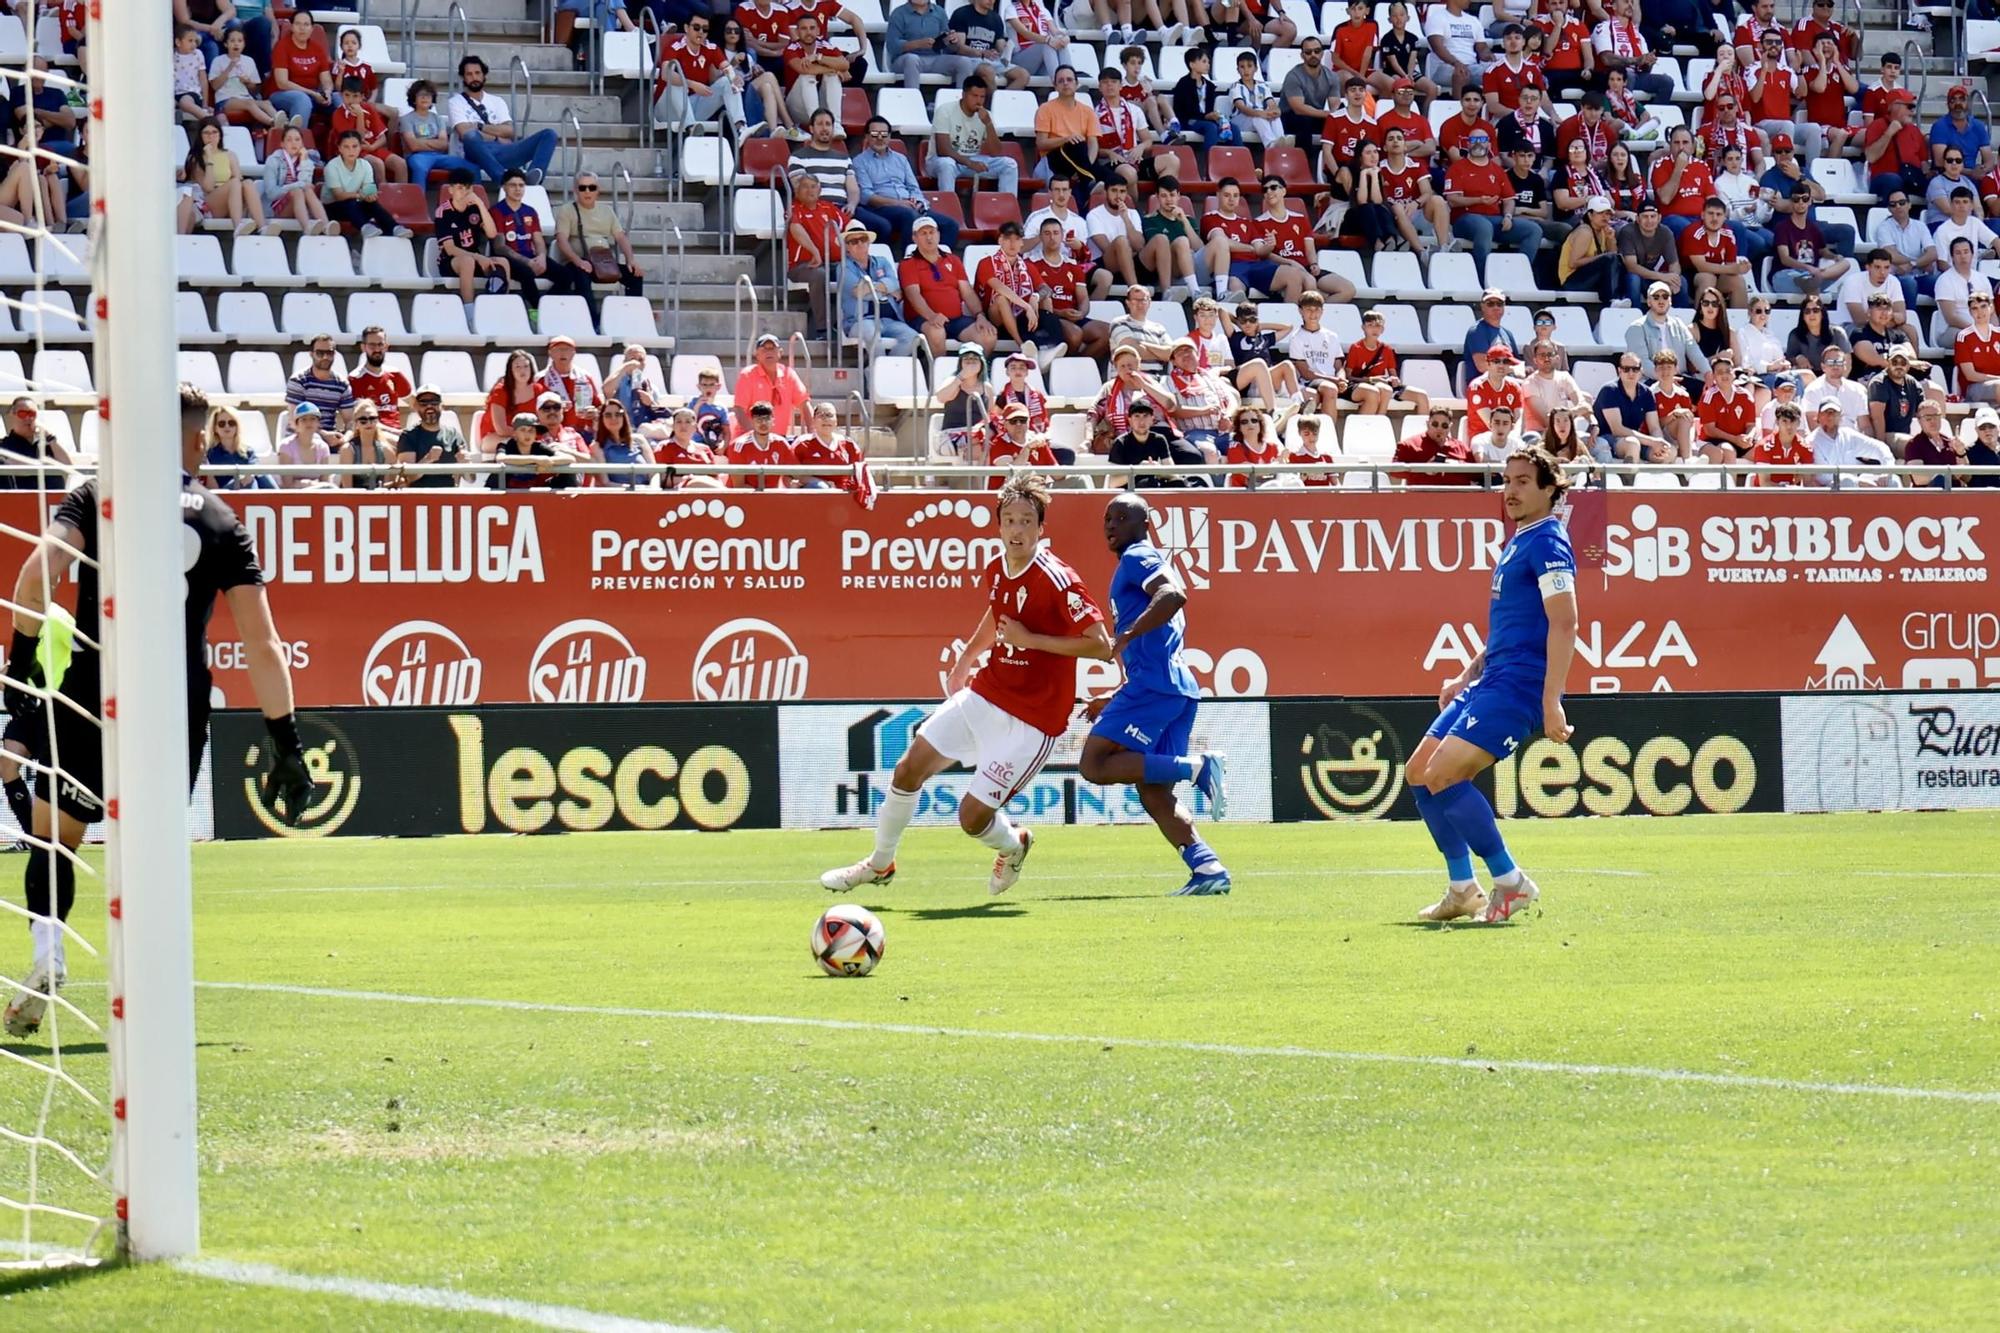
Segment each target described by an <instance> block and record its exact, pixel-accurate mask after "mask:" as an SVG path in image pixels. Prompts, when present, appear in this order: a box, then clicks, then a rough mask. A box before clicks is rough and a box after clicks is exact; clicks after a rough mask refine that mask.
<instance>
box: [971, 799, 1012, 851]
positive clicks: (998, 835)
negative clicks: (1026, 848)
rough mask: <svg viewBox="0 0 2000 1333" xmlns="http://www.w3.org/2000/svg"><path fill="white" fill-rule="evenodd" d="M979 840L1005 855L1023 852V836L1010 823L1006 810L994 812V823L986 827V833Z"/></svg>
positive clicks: (979, 836) (980, 835)
mask: <svg viewBox="0 0 2000 1333" xmlns="http://www.w3.org/2000/svg"><path fill="white" fill-rule="evenodd" d="M978 838H979V841H980V842H981V843H983V844H984V845H986V846H988V847H991V848H992V849H993V850H994V851H996V852H1000V853H1003V854H1011V853H1013V852H1018V851H1020V850H1021V835H1020V834H1018V833H1016V832H1015V831H1014V825H1013V824H1012V823H1011V822H1009V820H1008V818H1007V812H1006V811H1005V810H995V811H994V812H993V822H992V823H991V824H988V825H987V826H986V831H985V832H983V833H981V834H979V835H978Z"/></svg>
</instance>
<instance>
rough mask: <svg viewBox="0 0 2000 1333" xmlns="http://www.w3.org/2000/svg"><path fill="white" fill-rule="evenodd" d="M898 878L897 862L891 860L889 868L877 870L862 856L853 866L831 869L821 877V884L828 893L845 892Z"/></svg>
mask: <svg viewBox="0 0 2000 1333" xmlns="http://www.w3.org/2000/svg"><path fill="white" fill-rule="evenodd" d="M894 878H896V863H895V862H894V861H891V862H890V863H889V868H888V869H887V870H877V869H876V868H875V866H874V864H873V863H872V862H870V861H869V860H868V859H867V858H865V857H864V858H862V859H861V860H860V861H857V862H855V863H854V864H853V865H851V866H842V867H841V868H840V869H838V870H829V871H827V872H826V873H825V874H824V875H821V876H820V877H819V886H820V887H821V888H823V889H825V890H826V891H827V892H828V893H845V892H847V891H848V890H849V889H858V888H860V887H861V886H862V885H864V884H887V883H888V882H889V881H890V880H892V879H894Z"/></svg>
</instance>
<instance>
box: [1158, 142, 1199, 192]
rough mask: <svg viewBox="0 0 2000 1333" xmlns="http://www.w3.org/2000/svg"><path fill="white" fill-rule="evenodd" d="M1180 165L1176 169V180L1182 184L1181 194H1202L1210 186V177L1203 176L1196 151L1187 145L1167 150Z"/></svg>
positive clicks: (1178, 145) (1176, 145) (1175, 146)
mask: <svg viewBox="0 0 2000 1333" xmlns="http://www.w3.org/2000/svg"><path fill="white" fill-rule="evenodd" d="M1167 152H1169V153H1170V154H1172V155H1173V157H1174V158H1175V160H1176V161H1178V162H1179V163H1180V165H1179V166H1178V167H1176V168H1174V178H1175V179H1176V180H1178V181H1180V183H1181V193H1183V194H1202V193H1205V190H1204V187H1206V186H1207V185H1208V177H1206V176H1204V175H1202V174H1201V163H1200V162H1199V161H1197V160H1196V158H1195V155H1194V149H1192V148H1190V147H1188V146H1187V145H1186V144H1184V143H1183V144H1175V145H1174V146H1173V147H1172V148H1169V149H1168V150H1167Z"/></svg>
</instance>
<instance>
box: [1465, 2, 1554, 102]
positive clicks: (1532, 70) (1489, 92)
mask: <svg viewBox="0 0 2000 1333" xmlns="http://www.w3.org/2000/svg"><path fill="white" fill-rule="evenodd" d="M1527 49H1528V30H1527V29H1526V28H1524V27H1522V26H1521V25H1520V24H1518V23H1509V24H1507V25H1506V26H1505V27H1503V28H1502V29H1501V30H1500V57H1499V59H1497V60H1495V61H1494V62H1493V63H1492V64H1490V65H1488V66H1487V67H1486V71H1485V73H1484V74H1482V75H1481V76H1480V81H1479V86H1480V87H1481V88H1482V89H1484V90H1485V93H1486V111H1487V114H1489V115H1491V116H1494V117H1496V118H1497V117H1498V116H1499V114H1500V113H1501V112H1502V111H1512V110H1514V109H1515V108H1516V107H1518V106H1520V105H1521V90H1522V89H1523V88H1535V89H1546V88H1547V87H1548V79H1547V78H1545V77H1544V76H1543V74H1542V64H1541V61H1539V60H1537V59H1535V58H1534V57H1533V56H1530V55H1528V54H1527Z"/></svg>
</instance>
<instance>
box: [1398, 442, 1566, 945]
mask: <svg viewBox="0 0 2000 1333" xmlns="http://www.w3.org/2000/svg"><path fill="white" fill-rule="evenodd" d="M1568 488H1569V480H1568V478H1566V477H1565V476H1563V472H1562V465H1561V464H1560V463H1558V462H1556V460H1555V458H1554V456H1553V455H1551V454H1550V453H1549V452H1548V451H1547V450H1545V449H1542V448H1539V447H1536V448H1530V449H1520V450H1516V451H1515V452H1514V453H1513V454H1512V455H1511V456H1509V457H1508V459H1507V466H1506V475H1505V480H1504V481H1503V483H1502V487H1501V497H1502V503H1503V504H1504V505H1505V506H1506V510H1507V516H1508V517H1509V518H1511V519H1512V520H1513V521H1514V535H1513V536H1511V537H1509V538H1508V539H1507V546H1506V548H1505V549H1504V550H1503V551H1501V553H1500V561H1499V563H1498V564H1496V565H1495V566H1494V567H1493V600H1492V603H1491V605H1490V606H1489V608H1488V610H1487V627H1486V648H1485V650H1484V651H1482V652H1481V653H1480V654H1479V656H1477V657H1475V658H1473V659H1472V664H1471V665H1470V666H1468V667H1466V668H1465V670H1464V671H1462V672H1460V673H1459V674H1458V675H1457V676H1456V677H1454V678H1453V679H1452V680H1450V681H1448V682H1447V683H1446V684H1445V687H1444V689H1443V690H1442V691H1440V692H1439V694H1438V707H1439V708H1440V709H1442V710H1443V711H1442V712H1440V713H1439V714H1438V719H1437V721H1435V722H1433V723H1431V726H1430V730H1429V731H1427V732H1425V733H1424V739H1423V742H1422V743H1421V744H1419V745H1418V746H1417V751H1416V753H1415V754H1413V755H1411V756H1410V762H1409V765H1408V767H1407V769H1406V770H1405V772H1406V774H1407V776H1408V777H1409V781H1410V785H1411V786H1412V787H1414V788H1415V789H1416V798H1417V810H1418V811H1419V812H1420V813H1421V814H1422V815H1423V817H1424V823H1425V824H1426V825H1428V826H1429V828H1430V831H1431V839H1432V840H1433V841H1434V842H1436V843H1437V848H1438V850H1439V851H1440V852H1442V853H1444V861H1445V868H1446V871H1447V873H1448V874H1449V875H1450V877H1451V883H1450V886H1449V887H1448V888H1446V889H1445V893H1444V897H1442V898H1440V899H1439V900H1438V901H1436V902H1434V903H1432V904H1431V905H1430V906H1429V907H1426V908H1424V909H1423V910H1422V911H1421V912H1419V913H1417V915H1418V916H1420V917H1422V918H1423V919H1424V920H1426V921H1450V920H1453V919H1455V918H1457V917H1462V916H1479V917H1482V918H1483V919H1484V920H1487V921H1505V920H1507V919H1508V918H1509V917H1511V916H1513V915H1514V913H1515V912H1517V911H1519V910H1520V909H1521V908H1522V907H1524V906H1526V905H1527V904H1529V903H1532V902H1534V901H1535V899H1536V898H1537V897H1538V896H1539V893H1538V891H1537V890H1536V888H1535V882H1534V881H1533V880H1531V879H1529V878H1528V877H1527V876H1526V875H1525V874H1523V873H1521V869H1520V867H1518V866H1516V865H1515V864H1514V859H1513V858H1512V857H1510V856H1509V855H1507V844H1506V843H1505V842H1504V841H1503V840H1502V839H1501V837H1500V826H1499V825H1498V824H1496V823H1495V822H1494V820H1493V807H1492V805H1491V804H1489V803H1488V801H1487V799H1486V796H1485V793H1483V792H1481V791H1480V790H1479V789H1478V788H1477V787H1475V786H1473V785H1472V779H1473V777H1474V776H1475V775H1477V774H1479V773H1481V772H1483V771H1484V770H1485V769H1487V768H1489V767H1491V766H1492V764H1493V763H1494V761H1495V760H1497V759H1499V758H1501V757H1502V756H1504V755H1511V754H1513V753H1514V751H1515V750H1516V749H1517V748H1518V747H1519V746H1520V744H1521V743H1522V742H1523V741H1525V740H1527V739H1528V738H1529V737H1531V736H1533V735H1534V734H1535V733H1536V732H1538V731H1539V732H1540V733H1542V734H1543V735H1544V736H1547V737H1548V738H1549V739H1550V740H1552V741H1566V740H1568V739H1569V738H1570V732H1571V727H1570V725H1569V720H1568V719H1567V718H1565V717H1564V716H1563V706H1562V693H1563V680H1564V678H1565V677H1566V676H1567V675H1568V674H1569V659H1570V654H1571V652H1572V651H1573V650H1574V649H1575V647H1576V558H1575V557H1574V556H1572V555H1571V554H1570V549H1569V534H1568V533H1567V532H1565V531H1564V530H1563V526H1562V521H1561V520H1560V519H1559V518H1558V517H1557V516H1556V512H1555V509H1556V504H1557V502H1558V501H1560V500H1561V499H1562V495H1563V492H1564V491H1565V490H1567V489H1568ZM1474 853H1477V854H1478V856H1479V858H1480V859H1481V860H1483V861H1485V862H1486V869H1487V870H1488V871H1489V872H1490V873H1491V874H1492V876H1493V894H1492V897H1491V899H1490V900H1489V899H1488V897H1487V895H1486V894H1484V893H1482V892H1480V889H1479V882H1478V881H1477V880H1475V879H1474V878H1473V877H1472V857H1473V854H1474Z"/></svg>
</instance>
